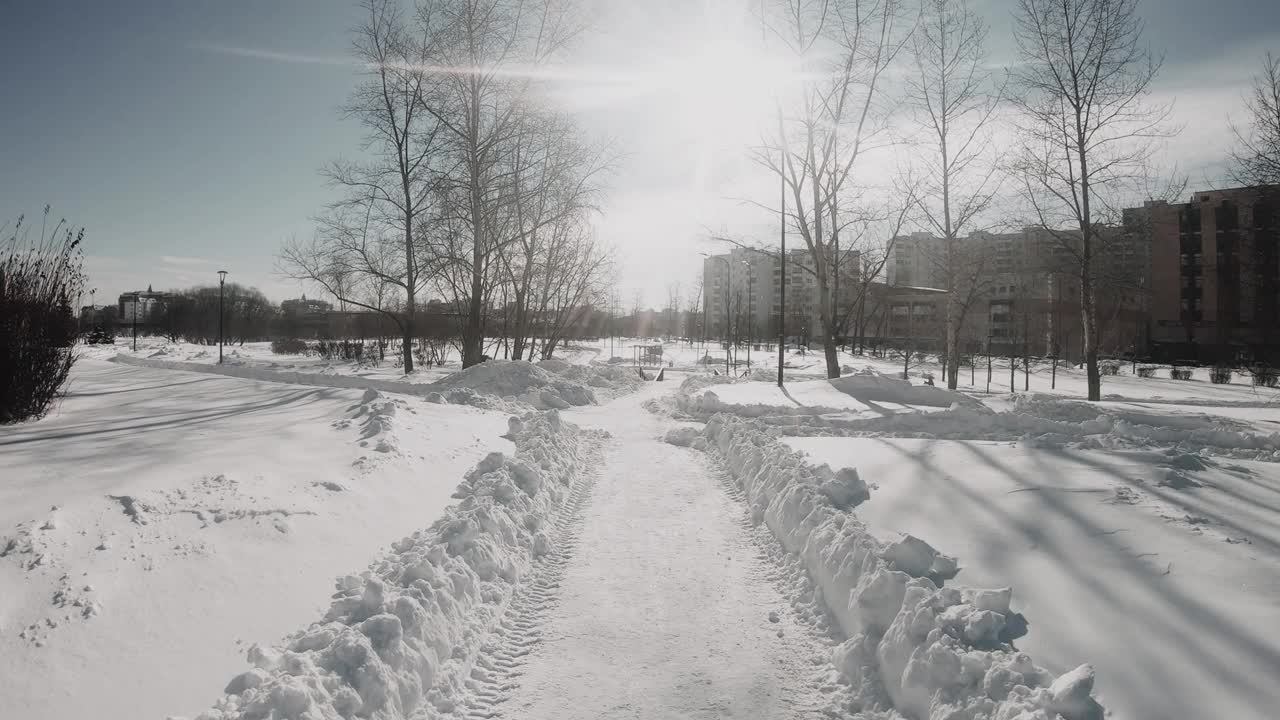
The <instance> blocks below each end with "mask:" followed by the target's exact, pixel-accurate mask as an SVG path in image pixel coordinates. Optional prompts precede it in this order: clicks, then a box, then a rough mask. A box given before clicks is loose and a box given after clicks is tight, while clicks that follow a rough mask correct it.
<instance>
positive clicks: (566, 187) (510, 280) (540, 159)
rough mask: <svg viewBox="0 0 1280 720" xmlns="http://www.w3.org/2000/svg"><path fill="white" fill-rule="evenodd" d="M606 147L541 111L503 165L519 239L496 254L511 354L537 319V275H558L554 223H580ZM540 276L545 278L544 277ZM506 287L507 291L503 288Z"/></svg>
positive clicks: (519, 352) (604, 164) (517, 355)
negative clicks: (506, 295) (552, 249)
mask: <svg viewBox="0 0 1280 720" xmlns="http://www.w3.org/2000/svg"><path fill="white" fill-rule="evenodd" d="M608 157H609V155H608V154H607V152H606V150H605V149H604V148H597V147H591V146H588V145H586V144H584V143H582V142H580V141H579V140H578V139H577V137H576V132H575V130H574V128H573V125H572V122H571V121H570V120H569V119H568V118H566V117H564V116H559V115H554V114H550V113H543V114H540V115H538V116H537V118H536V122H535V121H526V122H524V123H523V124H522V125H521V127H520V128H519V130H518V132H517V133H516V134H514V135H513V137H512V142H511V148H510V151H509V152H507V153H506V155H505V159H504V162H503V166H504V167H505V168H506V172H507V176H508V180H509V182H510V195H511V200H510V202H509V203H508V207H507V211H508V212H507V213H506V214H507V215H508V216H511V217H510V220H511V222H512V224H511V225H510V226H509V227H510V230H509V231H508V232H511V233H513V234H514V236H515V242H513V243H510V244H509V245H508V244H505V243H504V249H503V251H502V252H500V253H498V258H499V264H500V266H501V268H502V274H503V278H502V281H503V282H504V284H506V285H510V295H511V300H512V303H513V307H512V308H511V313H510V314H511V315H512V318H511V327H510V330H511V333H512V357H513V358H514V359H516V360H519V359H521V358H522V357H523V355H524V350H525V345H526V343H527V341H528V338H529V333H530V331H531V329H532V327H531V326H532V323H533V321H534V317H533V312H532V309H531V306H530V300H531V297H532V293H533V292H534V291H535V285H536V284H537V283H538V282H540V279H539V276H549V275H553V274H555V273H556V272H557V271H558V269H557V268H554V267H552V266H550V265H549V264H548V257H547V249H548V247H547V246H548V244H549V242H550V238H551V237H552V236H553V234H554V232H555V231H556V227H557V226H558V225H559V226H563V225H564V224H565V223H569V222H578V221H580V220H581V215H582V213H583V212H585V211H586V210H588V209H590V208H591V207H593V205H594V202H595V199H596V196H597V195H598V194H599V191H600V185H599V178H600V176H601V175H602V173H603V172H604V171H605V170H607V169H608V167H609V166H610V163H609V161H608ZM545 280H546V278H545V277H544V278H542V280H541V281H545ZM505 289H506V288H505V287H504V291H505Z"/></svg>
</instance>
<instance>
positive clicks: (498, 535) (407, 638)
mask: <svg viewBox="0 0 1280 720" xmlns="http://www.w3.org/2000/svg"><path fill="white" fill-rule="evenodd" d="M511 429H512V431H513V434H514V439H515V443H516V452H515V455H514V457H506V456H504V455H503V454H502V453H496V452H495V453H491V454H490V455H489V456H487V457H486V458H485V459H484V460H482V461H481V462H480V463H479V464H478V465H477V466H476V467H475V468H474V469H473V470H472V471H471V472H469V473H468V474H467V476H466V479H465V480H464V481H463V482H462V484H461V485H459V486H458V490H457V492H456V494H455V497H457V498H459V499H460V502H459V503H458V504H457V505H455V506H452V507H450V508H449V509H448V510H447V511H446V512H445V514H444V516H443V517H441V519H440V520H439V521H437V522H436V523H435V524H434V525H433V526H432V527H431V528H430V529H429V530H425V531H421V532H416V533H414V534H413V535H412V536H410V537H406V538H404V539H402V540H400V541H399V542H397V543H395V544H394V545H393V546H392V548H391V551H390V552H389V553H388V554H387V555H386V557H384V558H383V559H382V560H380V561H379V562H377V563H375V564H374V565H373V566H372V567H371V568H370V569H369V570H366V571H365V572H363V573H361V574H359V575H348V576H346V577H343V578H340V579H339V580H338V581H337V592H336V593H335V594H334V596H333V603H332V605H331V606H330V608H329V611H328V612H327V613H326V615H325V617H324V619H323V620H322V621H320V622H317V623H315V624H313V625H311V626H310V627H308V628H307V629H305V630H303V631H300V632H298V633H296V634H294V635H293V636H291V637H290V638H289V639H288V640H287V641H286V642H285V643H284V645H283V646H281V647H278V648H272V649H267V648H262V647H259V646H255V647H254V648H252V649H251V650H250V651H249V654H248V659H249V661H250V662H251V663H252V664H253V666H254V667H253V668H252V669H250V670H248V671H246V672H244V673H242V674H240V675H238V676H236V677H235V678H233V679H232V680H231V682H230V683H229V684H228V685H227V688H226V692H227V695H226V696H225V697H224V698H223V699H222V700H221V701H219V702H218V703H217V704H216V706H215V707H214V709H213V710H210V711H208V712H206V713H204V714H202V715H200V716H199V717H200V718H202V719H204V720H228V719H230V718H236V719H237V720H248V719H250V718H268V717H270V718H304V717H305V718H340V717H341V718H349V717H364V718H407V717H409V716H411V715H413V714H414V713H415V712H425V713H427V714H428V715H430V714H431V713H432V711H436V712H443V713H447V712H450V711H451V710H452V708H453V698H454V697H456V693H457V691H458V690H459V689H460V688H461V686H462V683H463V681H464V680H465V678H466V677H467V675H468V673H469V672H470V667H471V663H472V662H473V661H474V658H475V656H476V654H477V652H478V651H479V649H480V648H479V643H480V642H481V640H482V639H483V638H484V636H485V634H486V633H487V631H488V630H489V629H490V627H491V626H492V625H493V624H494V623H495V622H496V621H497V619H498V618H499V617H500V616H501V613H502V610H503V607H504V606H505V604H506V602H507V601H508V600H509V598H510V597H511V594H512V592H513V590H514V589H515V587H516V585H517V584H518V583H519V581H520V578H521V577H522V576H523V575H524V574H525V573H526V572H528V571H529V569H530V567H531V565H532V563H533V561H534V558H535V557H536V556H538V555H541V554H544V553H546V552H548V551H549V550H550V548H551V545H552V543H553V542H555V538H554V537H551V536H550V535H549V534H548V531H549V528H550V527H551V520H552V519H553V518H554V517H555V515H556V514H557V511H558V510H559V508H560V506H561V505H562V503H563V502H564V501H565V499H566V498H567V497H568V496H569V494H570V493H571V491H572V489H573V487H574V485H575V483H576V482H578V481H579V477H580V475H581V474H582V473H583V472H584V471H586V469H587V468H588V467H590V464H591V463H590V455H591V454H592V453H593V452H594V448H595V444H596V443H595V441H596V440H597V439H598V438H599V437H600V434H599V433H598V432H595V431H584V430H580V429H578V428H577V427H576V426H574V425H571V424H569V423H566V422H563V421H561V419H560V416H559V415H558V414H557V412H556V411H554V410H553V411H550V412H546V413H540V414H531V415H529V416H527V417H525V418H523V419H517V420H516V421H514V422H512V423H511Z"/></svg>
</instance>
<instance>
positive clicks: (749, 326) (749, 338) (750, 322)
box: [742, 260, 756, 370]
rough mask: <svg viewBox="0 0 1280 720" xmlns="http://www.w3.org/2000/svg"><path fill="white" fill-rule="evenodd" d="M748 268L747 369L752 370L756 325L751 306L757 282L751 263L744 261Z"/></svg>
mask: <svg viewBox="0 0 1280 720" xmlns="http://www.w3.org/2000/svg"><path fill="white" fill-rule="evenodd" d="M742 264H743V265H746V266H747V369H748V370H750V369H751V342H752V340H754V339H755V332H754V330H753V329H752V327H753V326H754V324H755V320H756V318H755V314H754V313H752V311H751V306H752V304H753V302H754V301H755V296H754V295H752V294H751V289H752V282H753V281H754V280H755V274H754V273H752V272H751V263H749V262H747V261H746V260H743V261H742Z"/></svg>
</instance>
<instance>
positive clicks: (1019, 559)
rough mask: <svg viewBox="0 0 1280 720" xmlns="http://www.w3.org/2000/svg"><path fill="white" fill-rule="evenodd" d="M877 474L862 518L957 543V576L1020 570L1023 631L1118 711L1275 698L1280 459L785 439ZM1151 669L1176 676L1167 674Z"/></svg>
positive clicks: (1256, 705) (1179, 711)
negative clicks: (1027, 625) (1083, 671)
mask: <svg viewBox="0 0 1280 720" xmlns="http://www.w3.org/2000/svg"><path fill="white" fill-rule="evenodd" d="M788 444H790V445H792V446H793V447H795V448H797V449H800V450H803V451H804V452H806V453H807V454H808V455H809V456H810V457H811V458H812V459H813V460H814V461H818V462H826V463H830V464H831V465H832V466H833V467H844V466H856V467H857V468H858V470H859V473H860V474H861V475H862V477H863V478H865V479H866V480H867V481H868V482H874V483H875V484H876V487H875V488H874V489H873V490H872V492H871V499H870V500H868V501H867V502H866V503H864V504H863V505H860V506H859V507H858V510H857V512H858V515H859V516H860V517H861V518H863V519H864V520H865V521H866V522H867V523H868V524H869V525H870V526H871V527H872V528H875V529H879V530H883V531H886V532H887V531H898V532H909V533H913V534H916V535H919V536H921V537H925V538H927V539H928V540H929V541H930V542H931V543H933V544H935V545H937V546H939V547H942V548H946V550H947V551H948V552H953V553H955V554H956V555H958V556H959V557H960V558H961V564H962V566H963V571H962V572H961V574H960V576H959V577H960V579H962V580H963V581H964V582H966V583H970V584H973V585H977V586H990V587H996V586H1000V585H1013V586H1014V588H1015V593H1014V601H1015V602H1014V607H1015V609H1017V610H1019V611H1020V612H1022V613H1023V614H1024V615H1026V616H1027V617H1028V618H1030V620H1031V631H1030V633H1029V634H1028V635H1027V637H1026V638H1024V639H1023V640H1021V641H1019V642H1018V647H1019V648H1020V649H1023V650H1026V651H1027V652H1029V653H1030V654H1031V655H1032V657H1034V658H1036V660H1037V661H1038V662H1041V663H1044V664H1045V665H1046V666H1047V667H1049V669H1051V670H1054V671H1056V672H1063V671H1065V670H1069V669H1071V668H1072V667H1075V666H1076V665H1078V664H1079V663H1081V662H1092V663H1093V664H1094V666H1095V667H1096V668H1097V670H1098V685H1097V687H1098V691H1099V693H1100V694H1101V695H1102V697H1103V700H1104V702H1105V703H1106V705H1107V707H1108V708H1110V709H1112V710H1113V711H1114V712H1115V713H1116V716H1117V717H1121V718H1173V717H1185V718H1211V717H1231V718H1259V719H1260V718H1264V717H1267V716H1268V715H1269V713H1270V712H1271V710H1270V709H1274V708H1276V707H1280V687H1278V686H1277V685H1276V683H1275V678H1276V677H1277V676H1280V675H1278V674H1280V637H1277V635H1276V633H1274V632H1270V631H1269V630H1266V628H1280V602H1277V598H1280V465H1278V464H1276V463H1263V462H1251V461H1233V462H1231V463H1221V464H1219V463H1214V464H1212V465H1211V466H1210V467H1209V468H1207V469H1206V470H1203V471H1199V472H1192V473H1188V474H1189V475H1191V476H1193V477H1194V478H1195V479H1196V481H1198V482H1200V483H1201V484H1203V487H1199V488H1184V489H1181V490H1179V489H1174V488H1171V487H1161V486H1160V483H1161V482H1162V481H1163V480H1164V477H1165V474H1166V473H1167V471H1168V464H1169V461H1170V458H1169V457H1167V456H1165V455H1163V454H1160V453H1158V452H1150V451H1145V452H1144V451H1132V452H1099V451H1091V450H1063V449H1052V448H1036V447H1033V446H1032V445H1031V444H1030V443H997V442H983V441H955V440H919V439H898V438H816V437H814V438H789V439H788ZM1156 678H1177V680H1176V681H1170V682H1161V681H1157V680H1155V679H1156Z"/></svg>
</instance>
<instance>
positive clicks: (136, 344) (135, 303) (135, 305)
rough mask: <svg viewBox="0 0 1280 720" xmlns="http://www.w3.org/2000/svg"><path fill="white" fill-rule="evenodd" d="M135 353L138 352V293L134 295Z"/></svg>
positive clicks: (135, 292)
mask: <svg viewBox="0 0 1280 720" xmlns="http://www.w3.org/2000/svg"><path fill="white" fill-rule="evenodd" d="M133 351H134V352H138V293H137V291H136V290H135V291H134V293H133Z"/></svg>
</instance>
